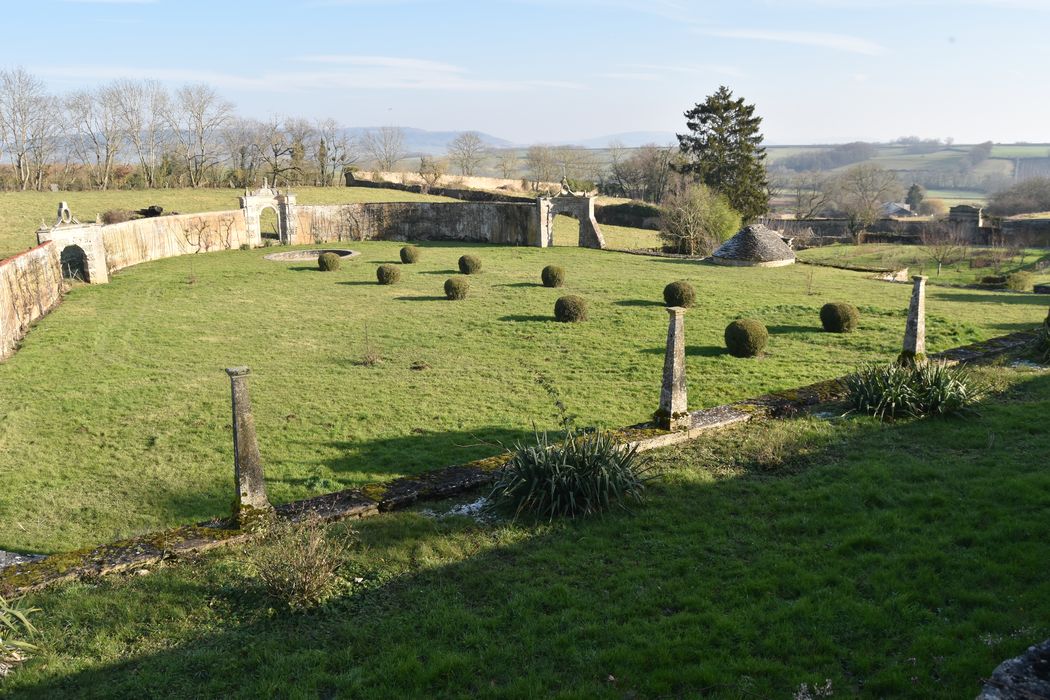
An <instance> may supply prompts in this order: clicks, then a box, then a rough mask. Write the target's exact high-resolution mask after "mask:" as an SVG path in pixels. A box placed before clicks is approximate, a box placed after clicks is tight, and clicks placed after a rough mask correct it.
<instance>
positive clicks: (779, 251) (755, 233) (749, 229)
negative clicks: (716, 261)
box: [714, 224, 795, 263]
mask: <svg viewBox="0 0 1050 700" xmlns="http://www.w3.org/2000/svg"><path fill="white" fill-rule="evenodd" d="M714 257H715V258H721V259H723V260H742V261H748V262H758V263H764V262H776V261H781V260H794V259H795V251H793V250H791V247H790V246H789V245H788V244H787V243H785V242H784V239H783V238H781V236H780V234H779V233H777V232H776V231H773V230H772V229H770V228H769V227H767V226H765V225H764V224H754V225H752V226H745V227H744V228H742V229H740V232H739V233H737V234H736V235H735V236H733V237H732V238H730V239H729V240H728V241H726V242H725V243H723V244H722V245H721V246H719V248H718V250H716V251H715V252H714Z"/></svg>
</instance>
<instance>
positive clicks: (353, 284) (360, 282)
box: [338, 280, 382, 287]
mask: <svg viewBox="0 0 1050 700" xmlns="http://www.w3.org/2000/svg"><path fill="white" fill-rule="evenodd" d="M338 284H345V285H347V286H348V287H360V286H364V285H369V284H370V285H373V286H376V287H379V286H382V285H380V284H379V283H378V282H376V281H375V280H349V281H346V282H339V283H338Z"/></svg>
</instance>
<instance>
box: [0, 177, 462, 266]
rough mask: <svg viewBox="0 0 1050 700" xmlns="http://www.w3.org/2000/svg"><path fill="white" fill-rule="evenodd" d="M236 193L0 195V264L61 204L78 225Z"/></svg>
mask: <svg viewBox="0 0 1050 700" xmlns="http://www.w3.org/2000/svg"><path fill="white" fill-rule="evenodd" d="M294 191H295V194H296V196H297V198H298V202H299V203H300V204H347V203H351V202H417V201H433V202H441V201H444V202H450V201H453V200H450V199H447V198H444V197H430V196H426V195H419V194H415V193H413V192H401V191H399V190H384V189H374V188H369V187H297V188H295V190H294ZM240 194H243V193H242V192H240V191H239V190H231V189H222V190H210V189H201V190H193V189H172V190H148V191H142V190H133V191H121V190H110V191H107V192H90V191H89V192H0V260H2V259H4V258H6V257H9V256H11V255H13V254H14V253H18V252H20V251H23V250H25V249H26V248H31V247H32V246H34V245H36V234H35V231H36V229H37V227H39V226H40V221H41V220H43V221H45V222H46V223H47V224H48V225H50V224H53V223H54V222H55V212H56V211H57V210H58V203H59V202H60V201H63V200H64V201H66V202H67V203H68V204H69V208H70V210H71V211H72V212H73V215H74V216H76V217H77V218H79V219H80V220H81V221H94V220H95V215H96V214H99V213H101V212H104V211H108V210H110V209H143V208H145V207H147V206H149V205H151V204H159V205H161V206H162V207H164V209H165V211H169V212H172V211H177V212H179V213H182V214H189V213H193V212H198V211H220V210H223V209H236V208H237V207H238V204H237V197H238V196H239V195H240Z"/></svg>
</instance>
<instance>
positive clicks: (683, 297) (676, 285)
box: [664, 281, 696, 308]
mask: <svg viewBox="0 0 1050 700" xmlns="http://www.w3.org/2000/svg"><path fill="white" fill-rule="evenodd" d="M695 303H696V290H695V289H693V285H691V284H689V283H688V282H684V281H680V282H672V283H671V284H669V285H667V286H666V287H664V304H666V305H667V306H684V307H686V308H688V307H690V306H692V305H693V304H695Z"/></svg>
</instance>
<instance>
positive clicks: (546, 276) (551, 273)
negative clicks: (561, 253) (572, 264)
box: [540, 265, 565, 287]
mask: <svg viewBox="0 0 1050 700" xmlns="http://www.w3.org/2000/svg"><path fill="white" fill-rule="evenodd" d="M540 279H541V280H543V286H544V287H561V286H563V285H564V284H565V268H562V267H558V266H557V265H548V266H547V267H545V268H543V272H541V273H540Z"/></svg>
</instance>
